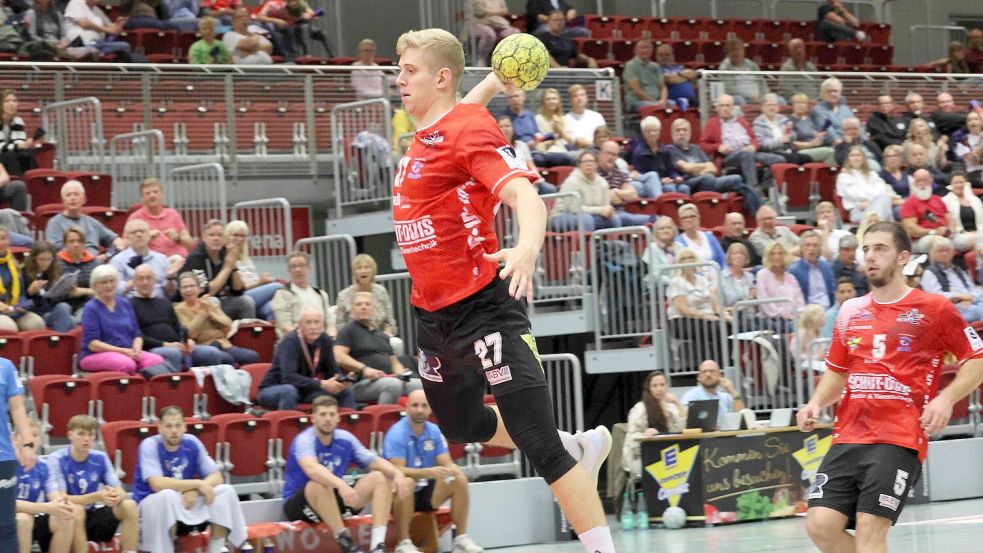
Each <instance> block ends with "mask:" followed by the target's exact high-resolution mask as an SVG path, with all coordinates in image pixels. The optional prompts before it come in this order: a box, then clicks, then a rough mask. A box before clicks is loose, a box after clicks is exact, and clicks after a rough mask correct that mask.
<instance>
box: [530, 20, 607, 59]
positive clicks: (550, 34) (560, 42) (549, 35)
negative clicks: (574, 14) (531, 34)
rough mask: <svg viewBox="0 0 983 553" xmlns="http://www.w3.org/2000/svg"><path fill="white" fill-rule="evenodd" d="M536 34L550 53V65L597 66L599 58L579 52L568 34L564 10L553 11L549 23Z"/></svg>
mask: <svg viewBox="0 0 983 553" xmlns="http://www.w3.org/2000/svg"><path fill="white" fill-rule="evenodd" d="M535 34H536V38H538V39H539V40H541V41H542V42H543V45H544V46H546V51H547V52H549V54H550V67H570V66H573V67H591V68H594V67H597V60H595V59H594V58H592V57H590V56H588V55H586V54H581V53H579V52H577V45H576V44H575V43H574V42H573V40H572V39H571V38H570V37H569V36H568V35H567V34H566V20H564V18H563V12H561V11H559V10H554V11H553V12H551V13H550V15H549V24H548V25H547V26H546V28H545V29H543V30H540V31H537V32H536V33H535Z"/></svg>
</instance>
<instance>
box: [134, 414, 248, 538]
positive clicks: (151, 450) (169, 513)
mask: <svg viewBox="0 0 983 553" xmlns="http://www.w3.org/2000/svg"><path fill="white" fill-rule="evenodd" d="M186 432H187V427H186V426H185V424H184V412H182V411H181V408H180V407H176V406H173V405H172V406H169V407H165V408H164V409H162V410H161V412H160V422H159V423H157V435H156V436H151V437H149V438H147V439H145V440H143V441H142V442H140V455H139V458H138V459H137V467H136V472H135V475H134V477H133V499H134V500H136V501H137V502H138V503H139V504H140V537H141V540H140V549H141V550H142V551H153V552H154V553H173V551H174V538H175V537H178V536H183V535H185V534H189V533H191V532H192V531H194V530H198V531H204V530H205V529H206V528H208V527H209V526H211V532H210V534H211V539H210V540H209V542H208V553H221V551H222V549H223V548H224V547H225V540H226V538H228V540H229V542H230V543H231V544H232V545H234V546H236V547H239V546H241V545H242V543H243V542H244V541H245V540H246V519H245V518H243V516H242V507H241V506H240V505H239V496H238V495H236V491H235V488H233V487H232V486H230V485H228V484H223V483H222V482H223V479H222V472H221V471H220V470H218V466H217V465H216V464H215V461H214V460H212V458H211V457H210V456H209V455H208V451H207V450H206V449H205V446H204V444H202V443H201V440H199V439H198V438H196V437H195V436H191V435H189V434H187V433H186Z"/></svg>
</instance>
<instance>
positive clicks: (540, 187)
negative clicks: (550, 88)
mask: <svg viewBox="0 0 983 553" xmlns="http://www.w3.org/2000/svg"><path fill="white" fill-rule="evenodd" d="M517 90H518V89H517ZM530 115H532V114H531V113H530ZM534 124H535V121H534ZM498 128H499V129H501V131H502V134H503V135H505V140H507V141H508V143H509V144H511V145H512V149H513V150H515V158H516V159H517V160H519V161H520V162H522V163H524V164H525V165H526V167H527V168H528V169H529V171H531V172H533V173H539V168H538V167H536V161H535V160H534V159H533V155H532V152H530V151H529V146H526V143H525V142H523V141H521V140H518V139H517V138H516V136H515V130H514V128H513V126H512V120H511V119H509V117H508V116H506V115H503V116H502V117H499V118H498ZM533 184H535V185H536V192H537V193H538V194H553V193H555V192H556V190H557V188H556V187H555V186H553V185H552V184H550V183H548V182H546V180H545V179H543V178H542V177H539V179H538V180H536V182H534V183H533Z"/></svg>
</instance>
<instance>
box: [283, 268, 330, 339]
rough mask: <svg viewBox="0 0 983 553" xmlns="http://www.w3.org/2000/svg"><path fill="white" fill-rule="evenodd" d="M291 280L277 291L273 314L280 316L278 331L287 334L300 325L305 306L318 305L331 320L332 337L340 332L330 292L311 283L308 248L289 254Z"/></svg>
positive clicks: (328, 324)
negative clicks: (336, 325)
mask: <svg viewBox="0 0 983 553" xmlns="http://www.w3.org/2000/svg"><path fill="white" fill-rule="evenodd" d="M287 270H288V272H289V273H290V282H288V283H287V284H284V285H283V288H280V289H279V290H277V291H276V292H275V293H274V294H273V299H272V300H271V303H272V305H273V316H274V317H275V318H276V333H277V336H280V337H282V336H283V335H284V334H286V333H288V332H290V331H291V330H294V329H296V328H297V324H298V323H299V322H300V317H301V314H302V313H303V311H304V309H307V308H312V309H316V310H317V311H318V313H320V314H321V316H322V317H324V318H325V319H326V320H327V322H326V324H327V332H328V335H330V336H331V337H332V338H333V337H335V336H336V335H337V334H338V330H337V328H336V327H335V316H334V310H332V309H330V307H331V300H330V299H328V294H327V293H326V292H325V291H324V290H321V289H320V288H318V287H316V286H314V285H312V284H310V282H309V281H308V277H309V275H310V273H311V258H310V256H308V255H307V254H306V253H304V252H300V251H297V252H293V253H291V254H290V257H288V258H287Z"/></svg>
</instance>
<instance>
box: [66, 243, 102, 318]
mask: <svg viewBox="0 0 983 553" xmlns="http://www.w3.org/2000/svg"><path fill="white" fill-rule="evenodd" d="M62 241H63V242H64V244H65V248H64V249H63V250H61V251H60V252H58V266H59V267H61V271H62V272H63V273H65V274H68V273H72V272H75V273H77V275H76V277H75V285H74V286H72V287H71V288H70V289H69V292H68V299H67V300H65V301H67V302H68V304H69V305H70V306H71V308H72V316H73V317H74V318H75V323H76V324H78V323H79V321H80V320H81V317H82V308H83V307H85V304H86V303H87V302H88V301H89V298H91V297H92V296H94V295H95V291H94V290H93V289H92V288H91V287H90V276H91V275H92V271H93V270H94V269H95V268H96V267H98V266H99V265H100V263H99V260H98V259H97V258H96V256H94V255H92V253H90V252H89V251H88V250H87V249H85V231H84V230H82V229H81V228H80V227H76V226H71V227H68V228H67V229H65V233H64V234H63V235H62Z"/></svg>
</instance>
